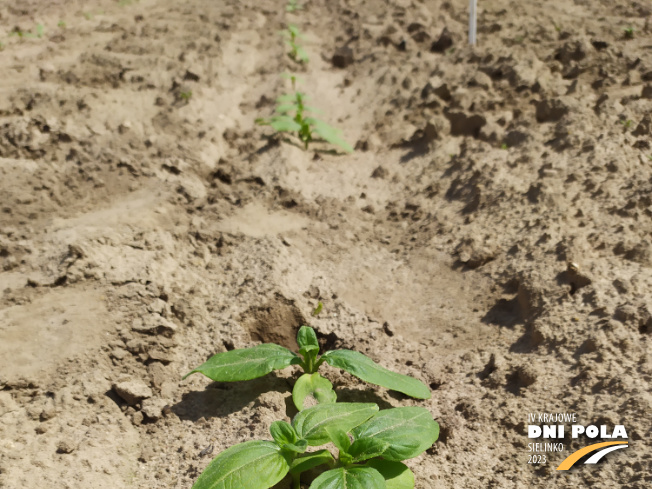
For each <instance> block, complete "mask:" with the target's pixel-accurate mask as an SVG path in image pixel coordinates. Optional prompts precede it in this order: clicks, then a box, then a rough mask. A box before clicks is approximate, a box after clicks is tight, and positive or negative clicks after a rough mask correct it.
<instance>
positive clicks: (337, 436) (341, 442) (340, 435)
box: [326, 428, 351, 453]
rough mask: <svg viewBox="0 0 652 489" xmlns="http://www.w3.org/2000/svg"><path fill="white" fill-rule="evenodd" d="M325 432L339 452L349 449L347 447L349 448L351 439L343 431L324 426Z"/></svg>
mask: <svg viewBox="0 0 652 489" xmlns="http://www.w3.org/2000/svg"><path fill="white" fill-rule="evenodd" d="M326 433H328V437H329V438H330V439H331V441H332V442H333V444H334V445H335V446H336V447H337V449H338V450H339V451H340V453H341V452H348V451H349V448H351V439H350V438H349V435H347V434H346V432H345V431H342V430H338V429H337V428H326Z"/></svg>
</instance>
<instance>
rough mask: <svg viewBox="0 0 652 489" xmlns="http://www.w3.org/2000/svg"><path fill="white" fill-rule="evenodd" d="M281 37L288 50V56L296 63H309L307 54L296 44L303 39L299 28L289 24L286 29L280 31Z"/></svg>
mask: <svg viewBox="0 0 652 489" xmlns="http://www.w3.org/2000/svg"><path fill="white" fill-rule="evenodd" d="M281 35H282V36H283V37H284V38H285V44H287V46H288V47H289V48H290V52H289V53H288V56H290V58H291V59H292V60H294V61H296V62H297V63H307V62H308V61H309V58H308V54H306V52H305V50H304V49H303V48H302V47H301V46H300V45H299V44H298V41H299V39H300V38H302V37H303V36H302V34H301V33H300V32H299V28H298V27H297V26H296V25H294V24H290V25H288V28H287V29H285V30H284V31H281Z"/></svg>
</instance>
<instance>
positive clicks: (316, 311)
mask: <svg viewBox="0 0 652 489" xmlns="http://www.w3.org/2000/svg"><path fill="white" fill-rule="evenodd" d="M323 307H324V304H322V302H321V301H319V302H318V303H317V307H315V310H314V311H312V315H313V316H316V315H317V314H319V313H320V312H321V310H322V309H323Z"/></svg>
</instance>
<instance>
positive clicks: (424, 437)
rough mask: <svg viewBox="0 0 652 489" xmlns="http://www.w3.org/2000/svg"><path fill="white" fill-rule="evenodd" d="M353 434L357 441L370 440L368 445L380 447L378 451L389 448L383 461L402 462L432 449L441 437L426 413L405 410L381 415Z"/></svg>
mask: <svg viewBox="0 0 652 489" xmlns="http://www.w3.org/2000/svg"><path fill="white" fill-rule="evenodd" d="M351 434H352V435H353V438H354V439H355V440H362V439H368V440H370V441H369V442H368V443H369V444H372V443H373V442H375V443H377V444H378V445H377V446H378V449H380V448H381V447H383V446H384V445H385V444H388V445H389V448H386V449H385V450H384V451H383V455H382V456H383V458H385V459H387V460H394V461H400V460H405V459H408V458H412V457H416V456H417V455H419V454H420V453H421V452H423V451H424V450H427V449H428V448H430V447H431V446H432V444H433V443H434V442H435V440H437V438H438V437H439V425H438V424H437V422H436V421H435V420H433V419H432V415H431V414H430V412H429V411H428V410H427V409H424V408H422V407H402V408H393V409H386V410H384V411H380V412H379V413H377V414H375V415H374V416H373V418H371V419H369V420H368V421H366V422H365V423H363V424H361V425H359V426H358V427H357V428H354V429H353V431H352V432H351ZM354 444H355V442H354Z"/></svg>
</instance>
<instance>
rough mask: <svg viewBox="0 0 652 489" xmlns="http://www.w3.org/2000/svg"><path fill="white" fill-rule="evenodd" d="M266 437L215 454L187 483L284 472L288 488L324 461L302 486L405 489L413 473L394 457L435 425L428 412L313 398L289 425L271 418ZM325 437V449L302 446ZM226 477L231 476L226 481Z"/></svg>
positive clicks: (263, 485) (253, 485)
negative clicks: (288, 476)
mask: <svg viewBox="0 0 652 489" xmlns="http://www.w3.org/2000/svg"><path fill="white" fill-rule="evenodd" d="M270 433H271V435H272V438H273V441H248V442H245V443H241V444H239V445H235V446H233V447H231V448H228V449H227V450H225V451H224V452H222V453H220V454H219V455H218V456H217V457H215V458H214V459H213V460H212V461H211V463H210V464H209V465H208V466H207V467H206V469H205V470H204V472H203V473H202V474H201V475H200V476H199V479H197V482H195V484H194V485H193V487H192V489H226V488H234V489H235V488H240V487H242V488H247V489H268V488H269V487H272V486H273V485H275V484H276V483H278V482H279V481H280V480H281V479H283V478H284V477H285V475H286V474H287V473H288V472H289V473H290V474H291V476H292V487H293V489H299V488H300V486H301V483H300V479H301V474H302V473H304V472H306V471H308V470H310V469H313V468H315V467H320V466H322V465H325V466H326V467H327V468H328V469H329V470H326V471H325V472H323V473H322V474H321V475H319V476H318V477H316V478H315V479H314V480H313V481H312V483H311V484H310V489H386V488H394V489H412V488H414V475H413V474H412V472H411V471H410V469H409V468H408V467H407V466H406V465H405V464H403V463H402V461H403V460H407V459H409V458H414V457H416V456H418V455H419V454H421V453H423V452H424V451H425V450H427V449H428V448H430V447H431V446H432V444H433V443H434V442H435V441H436V440H437V438H438V437H439V425H438V424H437V422H436V421H434V420H433V419H432V416H431V415H430V413H429V412H428V410H426V409H424V408H420V407H404V408H394V409H387V410H385V411H378V406H377V405H376V404H372V403H340V404H320V405H318V406H314V407H311V408H308V409H306V410H304V411H302V412H300V413H299V414H297V415H296V416H295V417H294V419H293V420H292V423H291V424H290V423H287V422H285V421H275V422H274V423H272V425H271V426H270ZM327 443H333V444H334V445H335V447H336V448H337V450H338V455H337V458H334V457H333V455H332V454H331V452H330V451H329V450H327V449H321V450H317V451H314V452H312V451H308V448H309V447H319V446H322V445H325V444H327ZM233 481H238V482H237V484H233Z"/></svg>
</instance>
